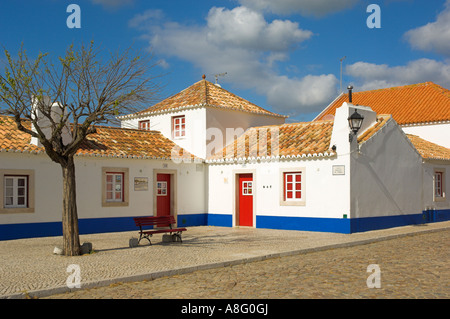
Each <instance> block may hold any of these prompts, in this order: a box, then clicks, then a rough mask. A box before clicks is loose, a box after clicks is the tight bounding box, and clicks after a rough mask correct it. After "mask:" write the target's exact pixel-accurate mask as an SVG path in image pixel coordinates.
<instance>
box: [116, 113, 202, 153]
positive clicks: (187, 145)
mask: <svg viewBox="0 0 450 319" xmlns="http://www.w3.org/2000/svg"><path fill="white" fill-rule="evenodd" d="M180 115H184V116H185V120H186V136H184V137H179V138H173V137H172V117H174V116H180ZM142 120H150V129H151V130H155V131H159V132H161V133H162V134H163V135H164V136H165V137H167V138H168V139H170V140H172V141H174V142H175V143H176V144H177V145H179V146H180V147H182V148H184V149H185V150H187V151H188V152H190V153H191V154H194V155H196V156H198V157H201V158H204V156H205V153H206V146H205V143H204V142H201V141H205V140H206V129H205V127H206V111H205V108H194V109H185V110H182V111H179V112H169V113H162V114H155V115H150V116H146V117H143V118H134V119H127V120H124V121H122V123H121V126H122V127H123V128H133V129H137V128H138V122H139V121H142Z"/></svg>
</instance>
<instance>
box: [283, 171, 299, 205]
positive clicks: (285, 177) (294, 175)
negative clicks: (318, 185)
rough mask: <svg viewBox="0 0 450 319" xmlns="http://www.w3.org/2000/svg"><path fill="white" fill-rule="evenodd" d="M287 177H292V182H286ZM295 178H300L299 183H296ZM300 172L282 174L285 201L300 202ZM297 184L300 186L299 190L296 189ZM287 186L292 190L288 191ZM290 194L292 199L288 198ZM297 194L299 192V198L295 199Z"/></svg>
mask: <svg viewBox="0 0 450 319" xmlns="http://www.w3.org/2000/svg"><path fill="white" fill-rule="evenodd" d="M288 176H292V181H291V182H289V181H288ZM297 176H300V181H299V182H297V180H296V179H297ZM301 179H302V172H284V173H283V182H284V184H283V188H284V200H285V201H301V200H302V180H301ZM297 184H300V190H297V189H296V186H297ZM288 185H292V189H291V190H289V189H288ZM289 192H291V193H292V198H289V196H288V193H289ZM297 192H300V198H297V197H296V196H297V194H296V193H297Z"/></svg>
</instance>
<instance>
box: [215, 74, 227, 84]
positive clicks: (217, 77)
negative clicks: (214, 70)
mask: <svg viewBox="0 0 450 319" xmlns="http://www.w3.org/2000/svg"><path fill="white" fill-rule="evenodd" d="M225 75H227V72H224V73H219V74H214V77H215V78H216V83H214V84H215V85H217V86H220V84H219V83H217V81H218V80H219V76H225Z"/></svg>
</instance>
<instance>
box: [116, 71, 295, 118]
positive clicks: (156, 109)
mask: <svg viewBox="0 0 450 319" xmlns="http://www.w3.org/2000/svg"><path fill="white" fill-rule="evenodd" d="M195 107H213V108H220V109H227V110H235V111H242V112H248V113H254V114H264V115H270V116H275V117H287V116H284V115H280V114H276V113H273V112H270V111H267V110H265V109H263V108H262V107H259V106H258V105H256V104H253V103H251V102H249V101H247V100H245V99H243V98H241V97H239V96H237V95H235V94H233V93H231V92H229V91H227V90H225V89H223V88H221V87H220V86H218V85H215V84H213V83H211V82H209V81H206V79H205V77H203V80H201V81H198V82H197V83H194V84H193V85H191V86H190V87H188V88H186V89H184V90H183V91H181V92H179V93H177V94H175V95H172V96H171V97H169V98H167V99H165V100H163V101H161V102H159V103H156V104H155V105H153V106H151V107H149V108H148V109H146V110H144V111H140V112H137V113H134V114H130V115H125V116H121V117H120V119H126V118H135V117H142V116H146V115H150V114H154V113H161V112H169V111H179V110H183V109H189V108H195Z"/></svg>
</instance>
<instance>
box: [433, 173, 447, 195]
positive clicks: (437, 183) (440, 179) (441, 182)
mask: <svg viewBox="0 0 450 319" xmlns="http://www.w3.org/2000/svg"><path fill="white" fill-rule="evenodd" d="M434 200H435V201H439V200H445V172H444V171H443V170H435V171H434Z"/></svg>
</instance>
